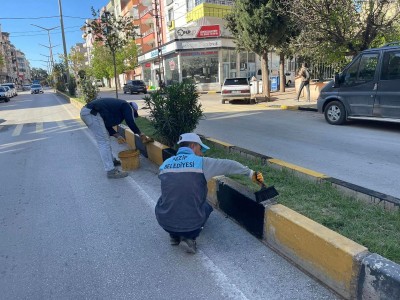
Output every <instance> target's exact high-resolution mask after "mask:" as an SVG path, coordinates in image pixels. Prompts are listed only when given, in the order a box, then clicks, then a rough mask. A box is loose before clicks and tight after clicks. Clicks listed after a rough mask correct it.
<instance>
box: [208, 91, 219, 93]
mask: <svg viewBox="0 0 400 300" xmlns="http://www.w3.org/2000/svg"><path fill="white" fill-rule="evenodd" d="M216 93H217V91H208V92H207V94H216Z"/></svg>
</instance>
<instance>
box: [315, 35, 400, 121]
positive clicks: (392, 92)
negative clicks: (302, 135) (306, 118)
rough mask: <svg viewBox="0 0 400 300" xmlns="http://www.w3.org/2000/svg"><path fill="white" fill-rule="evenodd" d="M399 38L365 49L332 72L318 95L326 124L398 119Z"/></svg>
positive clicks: (399, 110)
mask: <svg viewBox="0 0 400 300" xmlns="http://www.w3.org/2000/svg"><path fill="white" fill-rule="evenodd" d="M399 87H400V42H395V43H389V44H386V45H385V46H383V47H381V48H374V49H368V50H365V51H363V52H361V53H360V54H359V55H357V56H356V57H355V58H354V59H353V61H352V62H351V63H350V64H349V65H348V66H347V67H345V68H344V70H343V71H342V73H340V74H335V78H334V80H332V81H330V82H329V83H328V84H327V85H326V86H325V87H324V88H323V89H322V90H321V93H320V95H319V97H318V101H317V108H318V111H319V112H320V113H323V114H324V115H325V119H326V121H327V122H328V123H329V124H332V125H340V124H344V123H345V122H346V121H347V120H350V119H364V120H376V121H388V122H398V123H400V88H399Z"/></svg>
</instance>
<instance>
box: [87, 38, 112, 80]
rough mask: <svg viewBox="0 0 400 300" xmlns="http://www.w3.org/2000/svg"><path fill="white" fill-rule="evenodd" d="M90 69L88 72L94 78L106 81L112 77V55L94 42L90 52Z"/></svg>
mask: <svg viewBox="0 0 400 300" xmlns="http://www.w3.org/2000/svg"><path fill="white" fill-rule="evenodd" d="M92 55H93V58H92V69H91V70H90V72H91V73H92V75H93V76H94V77H96V78H103V77H104V78H107V79H108V80H109V79H110V78H112V77H113V73H112V71H111V72H110V70H111V69H112V66H113V59H112V53H111V51H110V50H109V49H107V48H106V47H104V46H103V45H101V44H100V43H99V42H96V43H95V44H94V45H93V50H92Z"/></svg>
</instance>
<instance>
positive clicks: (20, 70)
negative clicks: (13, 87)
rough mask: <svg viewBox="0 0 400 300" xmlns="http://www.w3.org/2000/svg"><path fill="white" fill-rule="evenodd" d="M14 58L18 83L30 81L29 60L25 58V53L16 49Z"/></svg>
mask: <svg viewBox="0 0 400 300" xmlns="http://www.w3.org/2000/svg"><path fill="white" fill-rule="evenodd" d="M15 53H16V60H17V76H18V83H19V84H24V83H30V82H31V70H30V64H29V61H28V60H27V59H26V57H25V54H24V53H23V52H22V51H20V50H16V52H15Z"/></svg>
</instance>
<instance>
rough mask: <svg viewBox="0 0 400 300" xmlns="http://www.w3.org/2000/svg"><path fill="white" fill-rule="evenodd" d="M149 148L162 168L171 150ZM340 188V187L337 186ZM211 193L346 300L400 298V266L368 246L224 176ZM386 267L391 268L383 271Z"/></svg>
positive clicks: (277, 163)
mask: <svg viewBox="0 0 400 300" xmlns="http://www.w3.org/2000/svg"><path fill="white" fill-rule="evenodd" d="M123 127H124V135H125V138H126V139H127V141H129V140H132V139H133V138H132V136H133V133H132V132H131V131H130V130H129V129H128V128H127V127H126V126H123ZM129 136H131V137H129ZM202 138H204V139H205V142H206V143H209V144H212V145H213V146H215V147H219V148H222V149H225V150H226V151H228V152H233V153H238V154H240V155H243V156H245V157H248V158H250V157H251V158H252V159H256V160H259V161H260V162H262V163H265V164H270V165H271V166H272V167H275V168H278V169H286V170H289V171H291V172H293V173H295V174H296V175H298V176H301V177H305V178H307V179H310V180H313V181H315V182H317V183H319V182H322V181H324V180H327V179H330V177H328V176H327V175H324V174H321V173H318V172H315V171H312V170H308V169H305V168H302V167H298V166H296V165H293V164H289V163H286V162H283V161H281V160H277V159H274V158H271V157H268V156H265V155H261V154H257V153H254V152H251V151H248V150H246V149H243V148H240V147H236V146H234V145H231V144H228V143H224V142H221V141H219V140H216V139H212V138H205V137H202ZM128 143H129V142H128ZM138 143H140V139H139V140H138V139H136V146H138V145H137V144H138ZM129 145H130V146H134V145H131V144H129ZM145 148H146V150H147V155H148V156H149V159H150V160H152V161H153V162H155V163H156V164H158V165H160V164H161V163H162V161H163V160H164V159H165V157H164V156H163V155H164V154H163V153H164V152H165V150H167V149H169V148H168V147H167V146H165V145H163V144H160V143H158V142H153V143H149V144H147V145H146V146H145ZM333 181H334V180H333ZM334 184H340V182H337V181H334ZM346 188H347V189H349V187H346ZM208 190H209V192H208V200H209V202H210V203H211V204H212V205H213V206H214V207H215V208H216V209H218V210H220V211H221V212H223V213H225V214H226V215H227V216H229V217H230V218H231V219H233V220H235V221H236V222H238V223H239V224H240V225H241V226H243V227H244V228H245V229H246V230H247V231H248V232H249V233H251V234H252V235H254V236H255V237H257V238H259V239H261V240H262V241H263V242H264V243H265V244H266V245H268V246H269V247H271V248H272V249H274V250H275V251H277V252H278V253H280V254H281V255H282V256H284V257H286V258H287V259H288V260H290V261H291V262H292V263H294V264H295V265H296V266H298V267H299V268H300V269H302V270H304V271H305V272H307V273H309V274H310V275H311V276H313V277H314V278H316V279H317V280H319V281H320V282H322V283H323V284H325V285H326V286H328V287H329V288H331V289H332V290H334V291H335V292H336V293H338V294H339V295H341V296H342V297H344V298H345V299H390V297H389V298H388V297H386V296H387V295H390V296H391V297H394V298H392V299H397V298H400V289H399V283H400V281H399V279H398V278H400V265H398V264H396V263H394V262H391V261H390V260H387V259H385V258H383V257H380V256H379V255H377V254H371V253H369V252H368V249H367V248H366V247H364V246H362V245H359V244H357V243H355V242H354V241H352V240H350V239H348V238H346V237H344V236H342V235H340V234H338V233H337V232H335V231H333V230H330V229H328V228H326V227H324V226H322V225H320V224H318V223H316V222H315V221H313V220H311V219H309V218H307V217H305V216H303V215H301V214H299V213H297V212H295V211H293V210H291V209H290V208H288V207H285V206H283V205H281V204H276V202H275V200H274V199H271V200H269V201H266V202H262V203H257V202H256V201H255V196H254V194H253V193H251V192H250V191H249V190H248V189H247V188H245V187H244V186H242V185H240V184H239V183H237V182H235V181H233V180H231V179H229V178H226V177H224V176H218V177H214V178H212V179H211V180H210V181H209V182H208ZM390 200H393V199H390ZM380 262H381V263H380ZM382 264H383V265H384V266H386V267H385V268H380V267H379V266H381V265H382ZM389 293H390V294H389ZM385 297H386V298H385Z"/></svg>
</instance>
